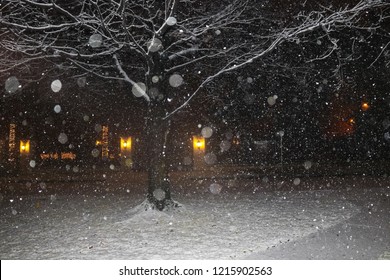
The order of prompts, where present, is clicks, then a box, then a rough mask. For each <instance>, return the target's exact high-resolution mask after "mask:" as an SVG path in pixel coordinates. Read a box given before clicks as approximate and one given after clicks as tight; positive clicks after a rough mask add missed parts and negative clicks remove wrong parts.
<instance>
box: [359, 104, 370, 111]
mask: <svg viewBox="0 0 390 280" xmlns="http://www.w3.org/2000/svg"><path fill="white" fill-rule="evenodd" d="M361 108H362V110H363V111H367V110H368V109H370V104H368V103H367V102H363V103H362V106H361Z"/></svg>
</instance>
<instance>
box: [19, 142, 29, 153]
mask: <svg viewBox="0 0 390 280" xmlns="http://www.w3.org/2000/svg"><path fill="white" fill-rule="evenodd" d="M19 150H20V153H21V154H28V153H30V140H21V141H20V149H19Z"/></svg>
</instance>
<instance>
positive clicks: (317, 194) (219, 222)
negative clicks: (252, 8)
mask: <svg viewBox="0 0 390 280" xmlns="http://www.w3.org/2000/svg"><path fill="white" fill-rule="evenodd" d="M174 198H175V199H176V200H177V201H178V202H180V203H181V205H182V207H180V208H178V209H177V210H175V211H172V212H159V211H144V210H143V208H141V207H137V205H140V204H141V203H142V201H143V196H141V195H139V194H132V193H131V192H130V193H127V192H123V193H122V192H116V193H106V194H105V195H98V194H89V195H86V194H84V195H74V194H73V195H56V196H54V195H43V194H40V195H35V196H34V195H28V196H27V195H26V196H15V197H5V196H2V197H1V198H0V210H1V213H0V223H1V228H0V242H1V243H0V258H1V259H242V258H246V257H247V256H250V255H251V254H254V253H258V252H261V251H265V250H267V248H271V247H274V246H277V245H279V244H282V243H286V242H290V241H293V240H297V239H300V238H303V237H305V236H308V235H309V234H312V233H315V232H318V231H320V230H324V229H326V228H329V227H332V226H334V225H336V224H339V223H341V222H343V221H345V220H347V219H349V218H351V217H353V216H354V215H355V214H357V213H359V211H360V209H361V207H359V206H357V205H355V204H354V203H353V200H349V199H348V194H346V195H340V191H335V190H318V191H286V192H283V191H265V192H253V193H252V192H249V193H248V192H246V193H240V192H237V193H228V192H224V191H222V192H221V193H219V194H212V193H207V192H204V193H191V192H188V193H186V194H182V195H178V196H177V197H176V196H175V197H174Z"/></svg>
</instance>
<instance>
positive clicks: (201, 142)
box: [192, 136, 206, 151]
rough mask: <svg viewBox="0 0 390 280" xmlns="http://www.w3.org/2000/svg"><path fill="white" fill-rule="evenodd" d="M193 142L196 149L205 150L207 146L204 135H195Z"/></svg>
mask: <svg viewBox="0 0 390 280" xmlns="http://www.w3.org/2000/svg"><path fill="white" fill-rule="evenodd" d="M192 142H193V146H194V150H198V151H203V150H204V149H205V148H206V141H205V139H204V138H203V137H199V136H194V137H193V140H192Z"/></svg>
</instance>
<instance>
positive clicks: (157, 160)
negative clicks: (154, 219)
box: [146, 104, 178, 211]
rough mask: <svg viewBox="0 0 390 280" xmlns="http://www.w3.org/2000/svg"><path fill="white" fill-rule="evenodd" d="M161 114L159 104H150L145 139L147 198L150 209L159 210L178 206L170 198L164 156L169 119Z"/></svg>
mask: <svg viewBox="0 0 390 280" xmlns="http://www.w3.org/2000/svg"><path fill="white" fill-rule="evenodd" d="M159 105H160V106H159ZM163 114H164V109H163V108H162V106H161V104H151V105H150V107H149V111H148V120H147V128H146V129H147V138H146V141H148V145H147V147H148V149H147V156H148V167H147V171H148V193H147V200H148V202H149V204H150V205H151V208H152V209H158V210H160V211H162V210H165V209H167V208H173V207H177V206H178V205H177V203H175V202H174V201H173V200H172V198H171V184H170V181H169V174H168V172H169V166H168V163H167V157H166V147H167V140H168V134H169V129H170V121H167V120H163V119H162V117H163V116H164V115H163Z"/></svg>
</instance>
